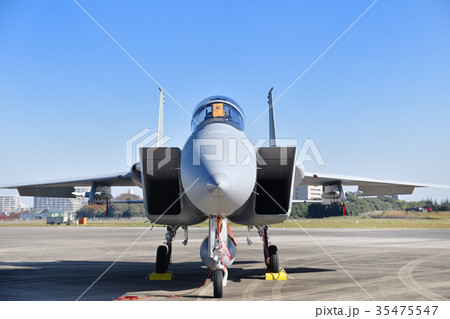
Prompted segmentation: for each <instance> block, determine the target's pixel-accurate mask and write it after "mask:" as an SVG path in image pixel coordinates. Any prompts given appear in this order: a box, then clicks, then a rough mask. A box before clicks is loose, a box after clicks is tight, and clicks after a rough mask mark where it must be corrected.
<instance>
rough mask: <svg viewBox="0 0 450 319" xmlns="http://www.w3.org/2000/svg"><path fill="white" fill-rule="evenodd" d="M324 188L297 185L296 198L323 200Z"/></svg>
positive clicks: (295, 189)
mask: <svg viewBox="0 0 450 319" xmlns="http://www.w3.org/2000/svg"><path fill="white" fill-rule="evenodd" d="M322 193H323V188H322V186H321V185H318V186H296V187H295V188H294V198H293V199H294V200H321V199H322Z"/></svg>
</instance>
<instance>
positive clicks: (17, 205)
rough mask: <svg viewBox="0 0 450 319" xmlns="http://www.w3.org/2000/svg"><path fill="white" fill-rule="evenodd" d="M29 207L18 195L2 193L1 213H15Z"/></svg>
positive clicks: (0, 196)
mask: <svg viewBox="0 0 450 319" xmlns="http://www.w3.org/2000/svg"><path fill="white" fill-rule="evenodd" d="M25 209H27V207H26V206H25V205H24V204H22V203H21V202H20V199H19V196H17V195H0V213H3V212H4V213H14V212H17V211H21V210H25Z"/></svg>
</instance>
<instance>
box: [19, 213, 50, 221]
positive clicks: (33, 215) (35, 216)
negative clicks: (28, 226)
mask: <svg viewBox="0 0 450 319" xmlns="http://www.w3.org/2000/svg"><path fill="white" fill-rule="evenodd" d="M46 217H47V213H22V214H20V220H41V219H45V218H46Z"/></svg>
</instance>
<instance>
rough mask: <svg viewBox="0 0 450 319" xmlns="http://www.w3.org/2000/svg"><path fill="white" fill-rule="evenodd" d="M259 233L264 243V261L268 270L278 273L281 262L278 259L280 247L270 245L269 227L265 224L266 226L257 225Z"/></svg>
mask: <svg viewBox="0 0 450 319" xmlns="http://www.w3.org/2000/svg"><path fill="white" fill-rule="evenodd" d="M256 228H257V229H258V233H259V235H260V236H261V239H262V241H263V244H264V247H263V248H264V263H265V264H266V267H267V271H268V272H272V273H277V272H279V271H280V264H279V261H278V248H277V246H275V245H270V240H269V232H268V229H269V227H268V226H267V225H265V226H264V227H262V228H261V227H256Z"/></svg>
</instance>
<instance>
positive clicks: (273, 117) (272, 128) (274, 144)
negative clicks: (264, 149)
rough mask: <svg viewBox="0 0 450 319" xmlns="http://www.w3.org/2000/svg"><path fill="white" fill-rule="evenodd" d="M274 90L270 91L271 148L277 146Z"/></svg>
mask: <svg viewBox="0 0 450 319" xmlns="http://www.w3.org/2000/svg"><path fill="white" fill-rule="evenodd" d="M272 91H273V88H271V89H270V91H269V95H268V96H267V98H268V99H269V145H270V147H276V146H277V134H276V132H275V116H274V114H273V99H272Z"/></svg>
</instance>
